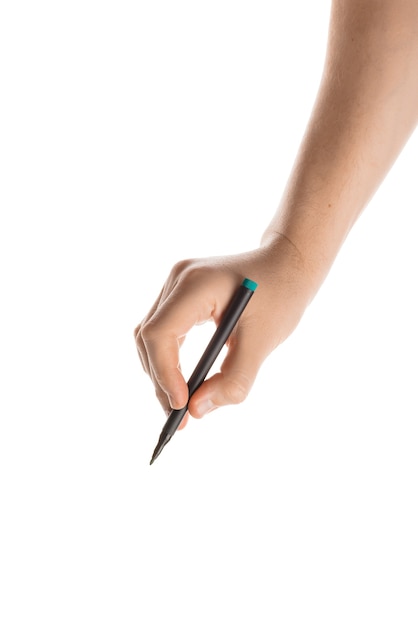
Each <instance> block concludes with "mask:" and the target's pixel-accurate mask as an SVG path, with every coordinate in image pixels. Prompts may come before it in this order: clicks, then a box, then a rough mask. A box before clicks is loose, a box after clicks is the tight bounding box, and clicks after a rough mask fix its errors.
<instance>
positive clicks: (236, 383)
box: [224, 376, 249, 404]
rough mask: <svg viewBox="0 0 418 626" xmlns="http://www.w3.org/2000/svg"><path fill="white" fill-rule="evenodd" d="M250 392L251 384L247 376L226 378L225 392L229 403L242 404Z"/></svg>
mask: <svg viewBox="0 0 418 626" xmlns="http://www.w3.org/2000/svg"><path fill="white" fill-rule="evenodd" d="M248 393H249V384H248V379H247V378H246V377H245V376H242V377H240V378H228V379H226V380H225V383H224V394H225V399H226V400H227V402H228V404H241V402H244V400H245V399H246V398H247V396H248Z"/></svg>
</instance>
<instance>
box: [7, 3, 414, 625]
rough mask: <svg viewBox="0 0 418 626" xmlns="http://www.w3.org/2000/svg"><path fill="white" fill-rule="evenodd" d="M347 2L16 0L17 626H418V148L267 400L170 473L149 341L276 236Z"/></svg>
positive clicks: (196, 433)
mask: <svg viewBox="0 0 418 626" xmlns="http://www.w3.org/2000/svg"><path fill="white" fill-rule="evenodd" d="M329 4H330V3H329V2H328V1H327V2H310V1H309V0H300V1H296V2H288V3H281V2H278V1H275V2H273V1H267V0H262V1H258V2H238V1H234V0H222V1H220V0H219V1H218V0H215V1H212V2H210V3H209V2H193V1H191V0H190V1H185V0H180V1H179V2H168V1H167V0H165V1H163V0H157V1H151V0H150V1H149V2H139V3H138V2H129V1H123V0H122V1H118V2H115V1H113V2H112V1H108V2H95V1H93V0H83V1H77V0H75V1H73V2H52V1H50V2H46V1H42V0H41V1H40V2H21V1H19V0H14V1H13V2H12V1H11V0H6V1H5V2H3V3H2V5H1V14H0V31H1V32H0V63H1V75H0V85H1V98H0V107H1V115H0V124H1V140H0V151H1V207H0V208H1V223H0V256H1V259H0V261H1V266H0V267H1V269H0V271H1V285H0V289H1V302H2V304H1V309H0V315H1V327H0V359H1V378H0V385H1V395H0V412H1V421H0V429H1V432H0V506H1V511H0V513H1V515H0V525H1V532H0V577H1V581H0V583H1V584H0V589H1V601H0V622H1V624H2V625H4V626H14V625H19V626H20V625H25V626H26V625H28V624H42V625H43V626H47V625H48V626H49V625H52V624H53V625H54V626H55V625H57V624H59V625H60V626H64V625H67V624H71V625H73V624H78V625H83V626H84V625H88V626H91V625H92V624H100V625H101V626H107V625H109V626H110V625H112V626H113V625H115V626H116V625H118V626H119V625H121V624H123V625H124V626H131V625H134V624H135V625H137V624H144V625H147V626H162V625H163V624H164V625H165V624H167V623H173V624H182V625H183V626H189V625H192V624H193V625H196V624H199V625H213V624H219V625H221V626H223V625H225V626H226V625H228V626H229V625H230V624H241V623H246V624H247V623H248V624H250V623H251V624H263V625H264V626H271V625H274V626H275V625H278V624H283V625H285V626H294V625H297V626H299V625H300V626H302V625H303V626H306V624H321V625H322V626H325V625H333V626H334V625H335V624H338V625H339V626H342V625H345V624H347V625H350V626H351V625H352V624H357V625H367V626H369V625H370V624H379V625H380V624H402V625H403V626H409V625H412V624H414V626H416V624H417V620H418V604H417V598H416V591H417V584H418V571H417V562H418V539H417V533H416V529H417V528H418V508H417V486H418V472H417V470H418V459H417V453H416V450H417V444H418V427H417V418H418V400H417V381H416V372H417V356H416V355H417V351H418V334H417V317H418V307H417V299H416V285H417V273H416V269H417V260H418V258H417V247H416V224H417V219H416V208H417V202H418V192H417V188H416V181H417V176H416V167H417V157H418V136H416V135H414V136H413V137H412V138H411V140H410V142H409V143H408V145H407V147H406V148H405V150H404V152H403V153H402V155H401V157H400V158H399V160H398V161H397V163H396V165H395V166H394V168H393V169H392V171H391V173H390V174H389V176H388V177H387V178H386V180H385V182H384V184H383V185H382V186H381V188H380V189H379V191H378V192H377V194H376V196H375V197H374V199H373V201H372V202H371V204H370V205H369V207H368V208H367V210H366V212H365V213H364V214H363V215H362V217H361V218H360V220H359V221H358V223H357V224H356V226H355V227H354V229H353V231H352V233H351V235H350V237H349V239H348V240H347V242H346V244H345V245H344V247H343V249H342V251H341V253H340V255H339V257H338V259H337V261H336V263H335V265H334V266H333V269H332V271H331V273H330V275H329V277H328V279H327V281H326V283H325V284H324V286H323V287H322V288H321V290H320V292H319V294H318V296H317V298H316V300H315V301H314V303H313V304H312V305H311V307H310V308H309V309H308V311H307V312H306V314H305V317H304V318H303V320H302V322H301V324H300V326H299V327H298V329H297V330H296V331H295V333H294V334H293V335H292V337H291V338H289V340H288V341H287V342H286V343H285V344H284V345H283V346H282V347H281V348H280V349H278V350H277V351H276V352H275V353H274V354H273V355H272V356H271V357H270V359H269V360H268V361H267V362H266V363H265V365H264V367H263V368H262V370H261V372H260V374H259V377H258V379H257V381H256V384H255V386H254V387H253V390H252V392H251V394H250V396H249V398H248V399H247V401H246V402H245V403H244V404H242V405H240V406H236V407H231V408H225V409H222V410H220V411H218V412H217V413H214V414H212V415H210V416H208V417H206V418H205V419H204V420H201V421H195V420H192V423H191V424H190V425H189V426H188V427H187V429H186V430H185V431H184V432H182V433H178V434H177V435H176V437H175V438H174V439H173V440H172V442H171V443H170V444H169V446H167V448H166V450H165V451H164V453H163V454H162V455H161V457H160V458H159V459H158V461H157V462H156V463H155V464H154V465H153V466H152V467H150V466H149V464H148V463H149V459H150V456H151V453H152V451H153V449H154V446H155V444H156V441H157V439H158V435H159V432H160V429H161V427H162V425H163V423H164V416H163V414H162V412H161V409H160V407H159V404H158V402H157V400H156V398H155V396H154V391H153V388H152V385H151V383H150V381H149V380H148V378H147V377H146V375H145V374H144V373H143V372H142V369H141V367H140V364H139V361H138V358H137V354H136V349H135V345H134V341H133V336H132V331H133V328H134V326H135V325H136V324H137V323H138V322H139V321H140V319H141V318H142V317H143V316H144V315H145V314H146V313H147V311H148V309H149V308H150V307H151V305H152V303H153V301H154V298H155V297H156V295H157V294H158V291H159V289H160V287H161V285H162V283H163V281H164V280H165V278H166V275H167V274H168V272H169V270H170V268H171V266H172V264H173V263H174V262H175V261H177V260H179V259H180V258H185V257H191V256H201V255H212V254H224V253H225V254H227V253H233V252H238V251H243V250H246V249H250V248H253V247H256V246H257V245H258V242H259V238H260V236H261V233H262V231H263V229H264V228H265V226H266V225H267V223H268V221H269V220H270V217H271V215H272V214H273V212H274V211H275V209H276V206H277V204H278V201H279V199H280V195H281V192H282V190H283V187H284V184H285V182H286V179H287V176H288V174H289V171H290V168H291V166H292V163H293V159H294V156H295V153H296V150H297V147H298V144H299V141H300V139H301V136H302V133H303V131H304V128H305V125H306V122H307V120H308V116H309V113H310V110H311V106H312V103H313V99H314V97H315V93H316V89H317V86H318V81H319V78H320V75H321V70H322V62H323V58H324V52H325V44H326V34H327V27H328V14H329ZM206 340H207V334H206V335H205V330H204V329H199V331H196V333H194V334H193V336H192V337H191V338H190V340H189V342H188V343H187V342H186V346H185V351H184V359H186V360H187V359H190V362H191V361H192V359H193V358H194V356H195V353H196V354H198V353H199V352H200V351H201V350H202V348H203V347H204V345H205V343H206ZM188 350H189V352H188Z"/></svg>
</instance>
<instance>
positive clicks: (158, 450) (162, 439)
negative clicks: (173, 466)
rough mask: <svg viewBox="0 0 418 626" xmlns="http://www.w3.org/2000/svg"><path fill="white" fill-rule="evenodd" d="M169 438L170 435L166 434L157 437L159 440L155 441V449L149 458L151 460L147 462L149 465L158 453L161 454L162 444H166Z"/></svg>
mask: <svg viewBox="0 0 418 626" xmlns="http://www.w3.org/2000/svg"><path fill="white" fill-rule="evenodd" d="M170 439H171V437H170V436H167V435H166V436H161V437H160V439H159V441H158V443H157V446H156V448H155V450H154V453H153V455H152V459H151V461H150V462H149V464H150V465H152V464H153V463H154V461H155V459H156V458H157V457H158V456H160V454H161V452H162V450H163V448H164V446H165V445H166V444H167V443H168V442H169V441H170Z"/></svg>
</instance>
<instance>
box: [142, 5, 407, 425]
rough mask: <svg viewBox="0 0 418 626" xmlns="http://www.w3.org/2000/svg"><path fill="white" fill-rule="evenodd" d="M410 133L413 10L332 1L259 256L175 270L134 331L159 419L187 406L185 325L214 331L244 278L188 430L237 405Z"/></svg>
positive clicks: (192, 405) (198, 262) (185, 264)
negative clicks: (221, 352)
mask: <svg viewBox="0 0 418 626" xmlns="http://www.w3.org/2000/svg"><path fill="white" fill-rule="evenodd" d="M417 122H418V0H334V1H333V3H332V9H331V17H330V24H329V36H328V46H327V54H326V59H325V64H324V69H323V75H322V80H321V84H320V86H319V90H318V94H317V98H316V102H315V104H314V107H313V110H312V113H311V116H310V120H309V123H308V126H307V129H306V132H305V135H304V138H303V140H302V143H301V145H300V149H299V152H298V155H297V157H296V161H295V163H294V166H293V169H292V172H291V175H290V177H289V180H288V183H287V186H286V189H285V191H284V194H283V197H282V199H281V202H280V205H279V207H278V209H277V211H276V213H275V215H274V216H273V219H272V221H271V223H270V224H269V225H268V226H267V228H266V230H265V232H264V234H263V235H262V238H261V243H260V246H259V248H257V249H255V250H251V251H248V252H243V253H242V254H237V255H230V256H223V257H211V258H206V259H189V260H185V261H180V262H179V263H177V264H176V265H175V266H174V267H173V269H172V271H171V273H170V275H169V277H168V279H167V281H166V283H165V285H164V286H163V288H162V291H161V293H160V295H159V297H158V299H157V301H156V302H155V303H154V305H153V307H152V308H151V310H150V311H149V313H148V315H146V317H145V318H144V319H143V321H142V322H141V323H140V324H139V325H138V326H137V328H136V329H135V332H134V334H135V339H136V344H137V348H138V353H139V356H140V359H141V362H142V365H143V367H144V370H145V372H146V373H147V374H149V376H150V377H151V380H152V382H153V384H154V386H155V390H156V394H157V397H158V399H159V401H160V402H161V404H162V406H163V408H164V410H165V411H166V412H168V411H169V409H170V407H173V408H181V407H182V406H184V405H185V404H186V403H187V400H188V390H187V384H186V381H185V380H184V378H183V376H182V374H181V369H180V365H179V348H180V346H181V344H182V342H183V340H184V338H185V336H186V335H187V333H188V332H189V330H190V329H191V328H192V327H193V326H194V325H195V324H200V323H202V322H205V321H207V320H210V319H213V320H214V321H215V323H218V322H219V320H220V319H221V317H222V313H223V311H224V310H225V308H226V306H227V304H228V302H229V301H230V299H231V297H232V294H233V293H234V291H235V289H236V288H237V286H238V285H239V284H240V283H241V282H242V279H243V278H244V277H246V276H247V277H249V278H251V279H252V280H255V281H256V282H258V284H259V287H258V288H257V297H255V298H253V299H252V300H251V302H250V304H249V305H248V307H247V309H246V310H245V312H244V314H243V316H242V317H241V319H240V321H239V323H238V325H237V327H236V329H235V330H234V332H233V333H232V335H231V338H230V340H229V342H228V352H227V355H226V357H225V359H224V361H223V363H222V366H221V371H220V372H219V373H217V374H215V375H214V376H212V377H211V378H209V379H207V380H206V381H205V382H204V383H203V384H202V385H201V387H200V388H199V389H198V390H197V391H196V393H195V394H194V395H193V397H192V398H191V399H190V402H189V413H190V415H192V416H193V417H197V418H199V417H202V416H203V415H205V414H206V413H208V412H209V411H211V410H213V409H215V408H217V407H220V406H223V405H227V404H235V403H239V402H242V401H243V400H245V398H246V397H247V395H248V393H249V391H250V389H251V386H252V384H253V382H254V380H255V378H256V376H257V373H258V371H259V369H260V367H261V365H262V363H263V362H264V360H265V359H266V358H267V356H268V355H269V354H270V353H271V352H272V351H273V350H275V348H277V346H279V345H280V344H281V343H282V342H283V341H284V340H285V339H286V338H287V337H288V336H289V335H290V334H291V332H292V331H293V330H294V329H295V328H296V326H297V325H298V322H299V321H300V319H301V317H302V315H303V313H304V311H305V309H306V307H307V306H308V304H309V303H310V302H311V300H312V298H314V296H315V294H316V293H317V291H318V289H319V287H320V285H321V284H322V282H323V280H324V279H325V277H326V275H327V273H328V271H329V269H330V267H331V265H332V263H333V261H334V260H335V257H336V256H337V254H338V251H339V249H340V247H341V245H342V244H343V242H344V240H345V238H346V237H347V235H348V233H349V232H350V229H351V228H352V226H353V224H354V223H355V221H356V220H357V218H358V217H359V215H360V213H361V212H362V211H363V209H364V208H365V206H366V205H367V203H368V202H369V201H370V199H371V198H372V196H373V194H374V193H375V191H376V189H377V188H378V186H379V184H380V183H381V182H382V180H383V179H384V177H385V175H386V174H387V172H388V171H389V169H390V168H391V166H392V164H393V163H394V161H395V160H396V158H397V156H398V155H399V153H400V152H401V150H402V148H403V146H404V144H405V143H406V141H407V140H408V138H409V136H410V135H411V133H412V132H413V130H414V128H415V127H416V125H417ZM260 329H262V330H261V332H260ZM187 417H188V416H186V417H185V419H184V420H183V423H182V425H181V427H184V426H185V424H186V422H187Z"/></svg>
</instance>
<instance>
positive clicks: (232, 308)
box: [150, 278, 257, 465]
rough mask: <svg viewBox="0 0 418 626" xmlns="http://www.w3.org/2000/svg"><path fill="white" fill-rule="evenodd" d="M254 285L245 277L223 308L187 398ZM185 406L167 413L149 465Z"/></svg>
mask: <svg viewBox="0 0 418 626" xmlns="http://www.w3.org/2000/svg"><path fill="white" fill-rule="evenodd" d="M256 287H257V283H255V282H254V281H253V280H250V279H249V278H245V279H244V280H243V281H242V283H241V285H240V286H239V287H238V289H237V291H236V292H235V294H234V296H233V297H232V300H231V302H230V303H229V305H228V307H227V309H226V310H225V313H224V315H223V317H222V319H221V321H220V324H219V326H218V328H217V329H216V330H215V333H214V334H213V336H212V339H211V340H210V341H209V343H208V345H207V348H206V350H205V351H204V353H203V354H202V356H201V358H200V360H199V362H198V364H197V365H196V367H195V369H194V370H193V373H192V375H191V376H190V379H189V381H188V383H187V386H188V388H189V399H190V398H191V396H192V395H193V394H194V392H195V391H196V389H197V388H198V387H200V385H201V384H202V383H203V381H204V380H205V378H206V376H207V374H208V372H209V370H210V368H211V367H212V365H213V364H214V362H215V360H216V357H217V356H218V354H219V353H220V351H221V350H222V347H223V346H224V345H225V342H226V341H227V339H228V337H229V335H230V334H231V332H232V331H233V329H234V327H235V324H236V323H237V322H238V320H239V318H240V316H241V314H242V312H243V311H244V309H245V307H246V306H247V304H248V302H249V301H250V298H251V296H252V295H253V293H254V291H255V289H256ZM187 407H188V403H187V404H186V406H184V407H183V408H182V409H173V410H172V411H171V413H170V414H169V416H168V418H167V421H166V423H165V425H164V427H163V429H162V431H161V435H160V438H159V440H158V443H157V446H156V448H155V450H154V453H153V455H152V459H151V461H150V465H152V464H153V463H154V461H155V459H156V458H157V456H159V454H161V451H162V450H163V448H164V446H166V445H167V443H168V442H169V441H170V439H171V437H172V436H173V435H174V433H175V432H176V430H177V428H178V427H179V426H180V423H181V420H182V419H183V417H184V416H185V414H186V412H187Z"/></svg>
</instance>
